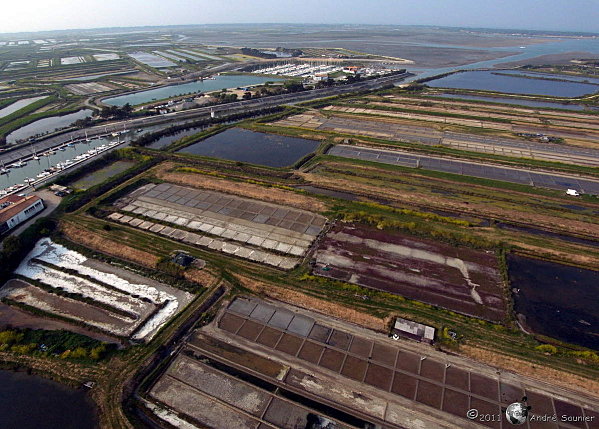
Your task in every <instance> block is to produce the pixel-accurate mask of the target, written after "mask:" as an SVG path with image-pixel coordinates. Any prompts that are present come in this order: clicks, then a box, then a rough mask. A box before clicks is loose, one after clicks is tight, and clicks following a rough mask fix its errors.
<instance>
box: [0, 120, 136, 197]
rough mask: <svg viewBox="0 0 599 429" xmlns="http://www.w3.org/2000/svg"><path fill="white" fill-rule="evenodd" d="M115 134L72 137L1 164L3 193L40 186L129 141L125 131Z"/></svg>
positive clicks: (0, 180) (0, 188)
mask: <svg viewBox="0 0 599 429" xmlns="http://www.w3.org/2000/svg"><path fill="white" fill-rule="evenodd" d="M121 133H123V132H121ZM113 134H115V133H111V134H107V135H102V136H98V137H95V138H93V139H78V140H73V141H71V142H69V143H64V144H61V145H59V146H56V147H54V148H52V149H50V150H48V151H46V152H44V153H39V154H36V153H34V152H32V154H31V157H27V158H23V159H20V160H19V161H17V162H15V163H12V164H9V165H0V197H3V196H6V195H9V194H15V193H19V192H23V191H25V190H26V189H27V188H29V187H35V186H39V185H41V184H43V183H45V182H46V181H48V180H49V179H50V178H53V177H55V176H56V175H58V174H59V173H61V172H62V171H64V170H67V169H70V168H72V167H75V166H79V165H81V163H83V162H85V161H87V160H88V159H91V158H93V157H96V156H98V155H100V154H102V153H105V152H107V151H109V150H111V149H113V148H115V147H117V146H119V145H121V144H123V143H126V142H128V141H129V139H128V138H127V137H126V136H125V135H122V134H120V133H117V134H118V135H117V136H113ZM125 134H126V133H125ZM121 136H122V137H121Z"/></svg>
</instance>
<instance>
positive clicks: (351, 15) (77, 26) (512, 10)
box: [0, 0, 599, 34]
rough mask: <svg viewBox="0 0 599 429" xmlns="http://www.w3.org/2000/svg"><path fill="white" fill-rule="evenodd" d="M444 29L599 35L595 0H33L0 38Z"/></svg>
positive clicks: (16, 11) (12, 15) (13, 8)
mask: <svg viewBox="0 0 599 429" xmlns="http://www.w3.org/2000/svg"><path fill="white" fill-rule="evenodd" d="M210 24H213V25H239V24H258V25H259V24H280V25H285V24H295V25H297V24H303V25H309V24H316V25H318V24H320V25H326V24H330V25H397V26H403V25H406V26H409V25H414V26H443V27H463V28H485V29H509V30H523V31H526V30H530V31H545V32H552V31H554V32H579V33H599V7H597V3H596V2H595V1H594V0H573V1H570V2H563V1H558V0H502V1H494V2H480V1H476V0H454V1H452V2H447V1H445V0H420V1H416V0H404V1H402V2H401V3H399V2H395V1H393V0H371V1H369V2H367V3H366V2H363V1H356V0H345V1H344V2H339V1H333V0H318V1H317V0H305V1H303V2H301V3H300V2H296V1H290V0H276V1H275V0H261V1H259V2H247V1H242V0H221V1H219V2H218V4H215V3H214V2H208V1H204V0H200V1H194V0H171V1H169V2H164V1H157V0H146V1H143V0H130V1H128V2H126V3H125V2H122V1H119V0H105V1H103V2H102V3H98V2H97V1H91V0H79V1H76V2H72V1H65V0H46V1H42V0H30V1H24V2H21V3H13V4H10V5H4V6H3V13H2V15H1V16H0V29H1V33H0V34H12V33H32V32H39V31H69V30H70V31H77V30H93V29H102V28H132V27H133V28H134V27H159V26H162V27H164V26H166V27H168V26H190V25H210Z"/></svg>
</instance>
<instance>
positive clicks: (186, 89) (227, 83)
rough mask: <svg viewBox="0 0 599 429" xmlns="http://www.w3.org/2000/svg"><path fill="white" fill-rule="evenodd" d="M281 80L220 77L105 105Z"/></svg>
mask: <svg viewBox="0 0 599 429" xmlns="http://www.w3.org/2000/svg"><path fill="white" fill-rule="evenodd" d="M280 80H281V79H277V78H272V77H263V76H250V75H220V76H215V77H214V78H212V79H205V80H203V81H200V80H198V81H196V82H190V83H183V84H180V85H169V86H164V87H162V88H155V89H150V90H147V91H139V92H134V93H132V94H127V95H120V96H117V97H111V98H106V99H104V100H103V102H104V103H105V104H108V105H111V106H124V105H125V104H127V103H129V104H131V105H132V106H134V105H137V104H144V103H149V102H150V101H153V100H163V99H165V98H171V97H176V96H178V95H185V94H190V93H191V94H195V93H198V92H202V93H205V92H211V91H218V90H221V89H225V88H239V87H246V86H251V85H260V84H263V83H266V82H274V81H280Z"/></svg>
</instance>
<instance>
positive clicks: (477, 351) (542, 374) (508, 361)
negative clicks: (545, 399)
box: [460, 345, 599, 396]
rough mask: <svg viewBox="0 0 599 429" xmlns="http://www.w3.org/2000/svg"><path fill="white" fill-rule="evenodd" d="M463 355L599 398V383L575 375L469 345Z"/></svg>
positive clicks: (462, 351) (462, 352)
mask: <svg viewBox="0 0 599 429" xmlns="http://www.w3.org/2000/svg"><path fill="white" fill-rule="evenodd" d="M460 352H461V354H463V355H465V356H467V357H469V358H472V359H475V360H477V361H478V362H483V363H486V364H488V365H492V366H494V367H498V368H502V369H505V370H506V371H510V372H516V373H518V374H522V375H525V376H527V377H531V378H534V379H536V380H539V381H542V382H544V383H552V384H555V385H557V386H561V387H563V388H566V389H574V390H578V391H580V392H582V393H587V394H592V395H595V396H599V381H597V380H590V379H588V378H584V377H581V376H579V375H575V374H569V373H567V372H564V371H559V370H557V369H553V368H547V367H544V366H540V365H536V364H533V363H531V362H526V361H523V360H520V359H517V358H514V357H510V356H506V355H503V354H500V353H497V352H494V351H491V350H486V349H481V348H480V347H473V346H468V345H462V346H460Z"/></svg>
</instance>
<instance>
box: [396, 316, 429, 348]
mask: <svg viewBox="0 0 599 429" xmlns="http://www.w3.org/2000/svg"><path fill="white" fill-rule="evenodd" d="M391 335H392V337H393V338H394V339H396V340H399V338H400V337H404V338H410V339H412V340H416V341H420V342H424V343H429V344H433V342H434V341H435V328H433V327H432V326H427V325H423V324H422V323H416V322H412V321H411V320H407V319H402V318H401V317H398V318H397V319H395V325H394V326H393V330H392V331H391Z"/></svg>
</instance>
